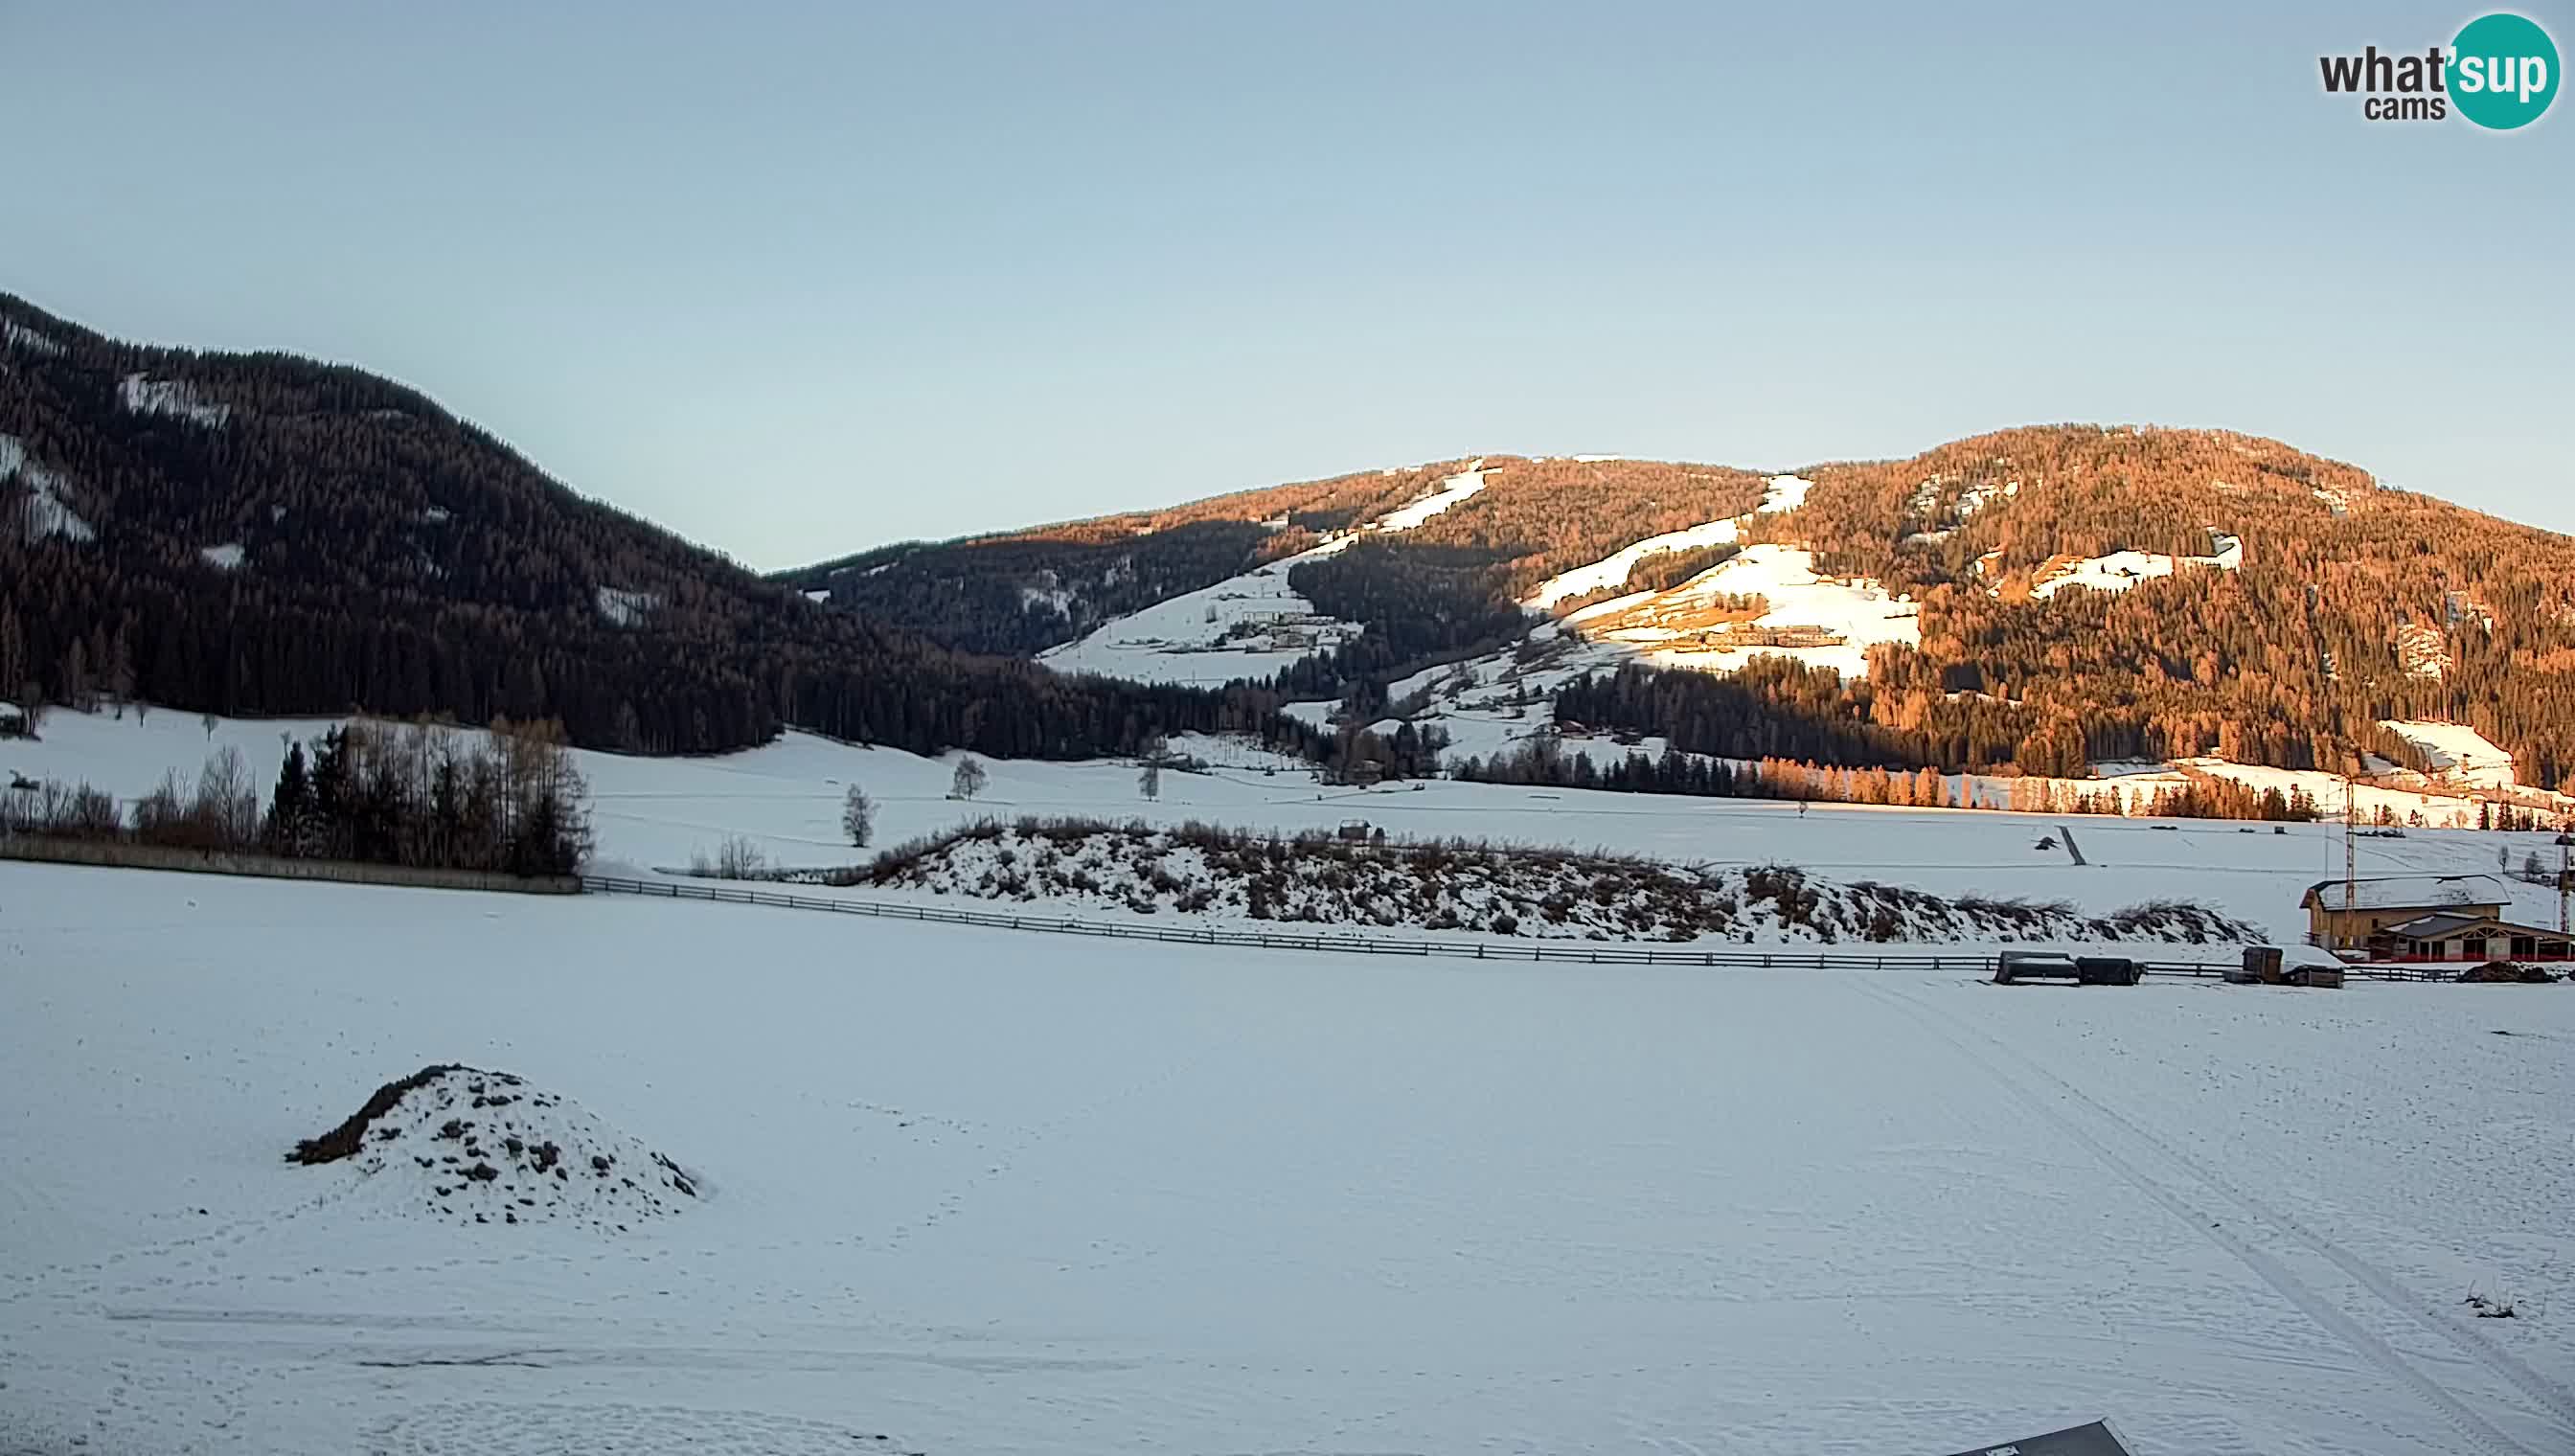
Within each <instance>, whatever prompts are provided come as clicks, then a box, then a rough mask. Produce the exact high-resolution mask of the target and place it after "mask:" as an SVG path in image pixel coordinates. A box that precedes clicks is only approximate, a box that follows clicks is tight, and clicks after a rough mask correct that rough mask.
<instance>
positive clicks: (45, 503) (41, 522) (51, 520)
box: [0, 435, 98, 542]
mask: <svg viewBox="0 0 2575 1456" xmlns="http://www.w3.org/2000/svg"><path fill="white" fill-rule="evenodd" d="M12 480H15V481H17V482H18V483H19V484H21V485H23V486H25V487H26V488H27V500H26V502H25V504H24V507H23V509H22V514H21V516H20V522H21V527H22V531H23V539H24V540H26V541H29V542H38V541H42V540H44V539H45V538H46V537H49V536H59V537H61V538H62V539H63V540H65V541H91V540H95V539H96V538H97V536H98V533H97V531H95V530H93V529H92V528H91V526H90V524H89V523H88V522H87V521H84V520H82V519H81V517H80V514H79V513H78V512H76V511H74V510H72V508H71V507H70V505H68V504H67V503H66V502H65V501H64V500H63V496H62V493H63V490H64V487H65V485H66V482H65V481H64V480H63V478H62V477H61V476H59V475H56V474H55V473H53V472H52V471H49V470H47V469H45V468H44V467H43V466H41V465H38V464H36V462H35V461H34V460H32V459H30V458H29V457H28V455H27V447H26V445H25V444H24V443H23V442H21V441H20V440H19V439H18V437H16V436H14V435H0V486H5V485H7V484H9V482H11V481H12Z"/></svg>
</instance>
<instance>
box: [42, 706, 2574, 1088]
mask: <svg viewBox="0 0 2575 1456" xmlns="http://www.w3.org/2000/svg"><path fill="white" fill-rule="evenodd" d="M1485 720H1488V721H1485ZM1535 721H1536V720H1535V719H1521V720H1512V719H1508V718H1505V717H1503V716H1501V715H1500V714H1499V713H1498V712H1493V713H1490V714H1486V715H1481V716H1480V717H1479V719H1478V721H1475V722H1472V723H1469V722H1468V721H1467V720H1466V719H1465V718H1464V717H1463V716H1462V715H1460V716H1459V717H1458V719H1457V722H1458V723H1459V724H1460V725H1461V726H1466V727H1470V728H1475V729H1477V730H1480V731H1483V732H1485V733H1488V734H1490V735H1491V739H1492V741H1491V743H1490V744H1489V745H1488V746H1501V745H1502V744H1503V743H1505V742H1506V741H1507V740H1508V735H1510V734H1514V733H1518V732H1523V731H1525V730H1526V729H1527V728H1530V727H1532V726H1534V723H1535ZM324 727H327V725H326V724H325V723H322V722H314V721H291V722H290V721H258V720H232V721H223V720H218V721H217V723H216V725H215V728H214V731H213V733H212V734H211V735H209V734H207V733H206V732H205V731H204V729H203V728H202V726H201V724H200V722H199V720H198V719H197V718H196V717H194V716H191V715H184V714H176V713H166V712H163V713H154V714H152V715H151V716H150V718H149V720H148V721H145V722H137V721H136V720H135V719H134V718H133V717H132V716H131V715H129V716H128V717H127V718H126V719H125V720H124V721H122V722H119V721H117V720H115V719H112V718H110V717H107V716H105V715H99V716H84V715H80V714H75V713H67V712H62V711H59V710H58V711H56V712H54V713H53V714H52V715H50V716H49V717H48V718H47V720H46V722H45V727H44V738H43V740H42V741H40V742H29V741H25V740H19V739H8V740H0V772H8V771H16V772H20V773H24V774H26V775H27V776H29V777H31V778H59V779H62V780H65V781H67V782H76V781H80V780H83V779H86V780H89V781H91V782H94V783H96V784H97V785H99V786H100V787H102V788H105V789H107V790H109V791H110V792H112V793H115V794H117V795H119V796H121V797H124V798H126V799H129V800H130V799H132V798H134V797H137V796H139V795H141V794H144V793H147V792H149V791H150V790H151V789H152V788H153V786H154V785H156V784H157V783H159V782H160V780H161V777H162V775H163V773H165V772H166V771H168V770H170V769H172V768H176V769H178V770H180V772H181V773H182V774H186V773H189V772H192V771H193V770H194V769H195V767H196V765H197V764H198V763H199V761H200V760H201V759H202V758H203V757H204V755H205V753H206V752H207V750H208V749H209V748H221V747H225V746H233V747H237V748H239V749H240V750H241V751H242V753H243V755H244V757H245V758H247V759H248V761H249V762H250V764H251V767H252V771H253V773H254V775H255V776H256V777H257V778H258V779H259V781H260V783H261V786H262V788H263V790H265V789H266V788H267V787H268V786H269V784H270V783H271V782H272V781H273V779H274V775H275V771H276V764H277V761H278V759H279V757H280V755H281V753H282V751H283V750H282V748H281V747H280V743H279V738H280V735H281V734H291V735H293V736H295V737H298V738H303V737H308V736H310V735H311V734H313V733H315V732H317V731H319V730H320V729H321V728H324ZM1176 746H1178V747H1179V748H1181V749H1182V750H1184V751H1187V752H1192V753H1196V754H1198V755H1199V756H1201V757H1203V758H1205V759H1207V760H1208V761H1209V762H1210V763H1211V764H1212V765H1214V766H1213V767H1212V770H1211V771H1210V772H1207V773H1178V772H1174V773H1166V774H1165V775H1163V782H1162V794H1161V797H1160V798H1159V799H1157V800H1154V801H1151V802H1148V801H1146V800H1145V799H1143V798H1141V797H1139V796H1138V793H1137V785H1136V768H1135V766H1134V765H1133V764H1130V763H1125V762H1114V761H1102V762H1089V763H1044V762H1035V761H1027V760H1018V761H1014V760H1007V759H996V760H992V761H991V762H989V764H988V765H987V766H988V768H989V770H990V773H991V778H992V782H991V785H990V787H988V788H987V789H986V790H985V792H984V793H983V795H982V796H981V797H979V798H977V799H976V800H975V801H973V802H971V803H970V802H963V801H959V800H956V799H952V798H949V797H948V796H947V795H948V790H949V786H950V780H951V776H952V774H953V770H954V763H955V757H954V755H948V756H943V757H937V758H931V757H922V756H918V755H916V754H911V753H905V752H900V751H897V750H894V749H890V748H863V747H856V746H852V745H849V744H844V743H838V742H834V741H831V740H829V739H824V738H818V737H814V736H811V735H809V734H804V733H789V734H787V735H786V736H784V737H782V738H781V739H779V740H778V741H776V742H774V743H770V744H768V745H766V746H763V747H759V748H753V749H750V750H747V751H744V752H739V753H729V754H724V755H721V756H714V757H700V758H639V757H628V756H624V755H619V754H613V753H598V752H588V751H583V752H578V753H577V754H576V755H575V757H576V760H577V761H578V763H579V765H580V767H581V770H582V772H583V773H584V774H585V775H586V776H587V777H588V779H589V781H590V785H591V802H592V816H593V820H594V822H595V826H596V828H597V830H598V836H599V849H598V862H599V864H600V867H601V868H602V869H603V871H604V872H611V873H621V874H623V873H640V872H649V871H651V870H653V869H655V868H662V867H680V866H685V865H687V864H688V863H689V861H690V858H691V856H692V855H693V854H695V853H699V852H712V851H713V850H715V849H716V847H717V846H718V845H719V843H720V842H721V841H722V840H724V839H725V838H726V837H727V836H729V835H735V834H740V835H744V836H746V837H748V838H750V839H751V840H752V841H753V842H754V843H755V844H757V845H758V846H759V847H760V849H761V850H762V852H763V853H764V854H765V855H766V856H767V857H768V858H769V860H770V862H772V863H774V864H779V865H790V866H825V865H835V864H848V863H852V862H855V861H857V860H860V859H863V858H865V857H866V855H867V853H868V852H869V851H861V850H858V849H855V848H853V847H852V846H851V845H850V844H849V842H848V841H847V840H846V839H845V838H843V837H842V835H841V833H840V829H839V824H840V813H841V799H842V795H843V793H844V792H845V791H846V789H847V786H848V785H850V784H852V783H857V784H860V785H861V786H863V787H864V788H865V789H866V790H867V791H868V793H869V794H870V795H871V796H873V797H874V798H875V799H876V800H877V802H878V805H879V811H878V819H877V844H878V845H879V846H884V845H888V844H893V843H896V842H899V841H901V840H904V839H909V838H912V837H915V836H917V835H921V834H926V833H930V832H933V831H935V830H938V829H941V828H944V827H947V826H950V825H953V824H957V823H960V822H965V821H969V820H973V819H977V818H983V817H1001V818H1012V817H1017V816H1020V815H1023V814H1091V815H1097V816H1101V817H1106V818H1112V819H1118V820H1122V821H1123V820H1127V819H1131V818H1134V819H1144V820H1147V821H1149V822H1152V823H1158V824H1173V823H1180V822H1183V821H1186V820H1190V819H1202V820H1207V821H1210V822H1214V823H1219V824H1224V825H1228V826H1234V827H1265V828H1266V827H1276V828H1279V829H1282V830H1285V831H1291V832H1292V831H1294V830H1297V829H1308V828H1311V829H1325V830H1329V829H1333V828H1337V827H1338V826H1339V825H1341V824H1342V823H1344V822H1346V821H1348V820H1351V819H1365V820H1367V821H1368V822H1369V823H1371V824H1373V825H1381V826H1383V827H1384V828H1385V830H1386V832H1387V833H1388V834H1390V835H1399V836H1410V837H1416V838H1419V837H1442V838H1446V837H1464V838H1475V839H1489V840H1494V841H1498V842H1502V843H1518V844H1558V845H1566V846H1569V847H1573V848H1577V849H1593V848H1600V849H1608V850H1612V851H1616V852H1619V853H1627V854H1640V855H1646V856H1650V857H1653V858H1658V859H1665V860H1669V861H1672V862H1674V863H1680V864H1708V865H1738V866H1739V865H1753V864H1764V863H1772V862H1784V863H1788V864H1793V865H1796V866H1798V867H1800V868H1803V869H1806V870H1810V871H1812V872H1814V873H1816V874H1819V875H1823V876H1827V877H1829V878H1833V879H1837V880H1843V881H1850V880H1860V879H1876V880H1884V881H1886V882H1888V883H1892V884H1899V885H1904V886H1907V887H1910V888H1914V889H1920V890H1925V891H1928V892H1930V893H1932V894H1937V895H1942V896H1946V897H1952V898H1954V897H1957V896H1960V895H1964V894H1968V893H1979V894H1985V895H1993V896H2021V897H2025V898H2028V899H2032V900H2038V901H2048V900H2058V899H2062V900H2065V901H2068V902H2069V903H2071V904H2072V905H2073V906H2074V907H2075V908H2076V909H2078V910H2080V911H2082V912H2083V913H2085V914H2090V915H2106V914H2109V913H2112V912H2114V911H2117V910H2120V909H2124V908H2126V907H2128V906H2130V905H2134V904H2137V903H2140V902H2142V901H2145V900H2150V899H2168V898H2169V899H2189V900H2197V901H2200V902H2202V903H2205V904H2207V905H2210V906H2211V907H2213V908H2215V909H2218V910H2221V911H2223V912H2225V913H2227V914H2229V915H2233V916H2236V917H2238V918H2242V919H2247V920H2251V921H2253V922H2254V923H2256V924H2260V925H2263V926H2265V927H2267V928H2268V929H2269V930H2270V931H2271V933H2272V935H2273V936H2274V938H2275V939H2279V940H2281V941H2283V942H2284V943H2296V941H2297V940H2298V938H2299V937H2300V936H2302V935H2303V934H2304V933H2305V929H2306V919H2305V914H2304V912H2303V911H2301V910H2299V909H2298V908H2297V899H2298V895H2299V892H2300V891H2301V890H2303V889H2304V888H2305V887H2306V886H2307V885H2309V884H2311V883H2313V882H2315V881H2317V880H2320V879H2325V878H2338V877H2339V876H2340V875H2341V873H2342V840H2341V828H2340V825H2338V824H2330V823H2314V824H2290V825H2286V826H2284V827H2285V828H2286V832H2285V833H2274V832H2273V831H2272V829H2273V826H2272V825H2269V824H2258V825H2254V824H2240V823H2234V822H2228V821H2220V820H2196V819H2180V820H2150V819H2118V818H2103V817H2098V816H2074V817H2067V816H2061V815H2044V814H2014V813H2003V812H1996V811H1983V810H1980V811H1977V812H1972V813H1971V812H1962V811H1957V810H1930V809H1901V808H1872V807H1858V806H1839V805H1825V804H1815V805H1811V806H1810V807H1809V808H1808V811H1807V812H1806V813H1804V814H1800V813H1798V812H1797V808H1796V805H1794V804H1792V803H1786V802H1774V801H1767V800H1752V799H1703V798H1682V797H1664V796H1657V795H1647V794H1624V793H1599V792H1582V791H1578V790H1573V789H1552V788H1522V787H1512V786H1508V785H1500V784H1482V783H1457V782H1450V781H1446V780H1436V781H1431V782H1427V783H1425V784H1422V785H1421V786H1420V787H1419V788H1418V789H1416V788H1415V787H1414V786H1413V785H1412V784H1410V783H1398V784H1390V785H1386V786H1384V787H1380V788H1378V789H1375V790H1361V789H1355V788H1335V787H1327V786H1325V785H1322V784H1319V783H1317V782H1315V781H1314V779H1313V777H1312V775H1311V773H1310V772H1309V771H1308V770H1307V769H1306V768H1305V766H1304V765H1301V764H1297V763H1295V762H1293V761H1292V760H1287V759H1284V758H1281V757H1279V756H1277V755H1274V754H1270V753H1268V752H1266V751H1264V750H1262V749H1260V748H1259V747H1257V746H1254V745H1250V744H1247V743H1242V742H1238V741H1234V740H1229V739H1211V738H1184V739H1181V740H1179V741H1178V742H1177V743H1176ZM1568 746H1569V747H1572V748H1577V749H1580V748H1593V749H1597V750H1598V751H1599V752H1601V753H1602V754H1614V755H1620V756H1623V755H1624V753H1625V752H1626V751H1627V750H1626V749H1625V748H1622V747H1617V746H1615V745H1613V744H1610V743H1608V742H1607V741H1606V740H1594V741H1590V742H1581V741H1571V742H1569V743H1568ZM1643 746H1644V747H1645V748H1646V749H1647V750H1648V751H1651V750H1653V749H1655V748H1656V747H1657V746H1658V745H1656V744H1652V743H1647V744H1644V745H1643ZM1265 769H1267V770H1270V771H1266V772H1265V771H1264V770H1265ZM2228 771H2229V772H2230V773H2232V774H2238V775H2243V776H2247V777H2248V778H2261V779H2262V781H2266V782H2267V781H2269V779H2268V778H2265V777H2263V776H2264V775H2273V776H2278V777H2280V778H2281V781H2283V782H2287V781H2294V780H2292V779H2291V778H2290V777H2289V775H2290V770H2287V769H2257V768H2234V767H2231V766H2230V767H2229V768H2228ZM2313 776H2315V777H2318V778H2321V777H2322V775H2313ZM1982 781H1983V782H1984V783H1985V784H1987V785H1988V786H1990V785H1992V784H1994V783H1997V782H1999V781H2000V780H1990V779H1989V780H1982ZM2122 781H2136V780H2122ZM2284 791H2285V790H2284ZM2380 794H2384V795H2386V798H2387V801H2389V802H2394V803H2399V804H2402V803H2405V802H2413V803H2425V802H2436V803H2444V804H2450V805H2457V804H2459V803H2461V802H2462V801H2461V800H2456V799H2427V798H2425V797H2423V796H2422V795H2413V794H2399V793H2396V792H2394V791H2392V790H2377V789H2364V790H2363V791H2362V800H2361V805H2362V810H2363V812H2364V813H2366V812H2369V811H2370V810H2371V809H2372V808H2373V807H2374V805H2375V804H2376V803H2377V802H2378V801H2380V800H2379V799H2378V798H2377V797H2374V796H2373V795H2380ZM2326 803H2327V806H2328V807H2337V806H2338V805H2339V794H2338V792H2337V793H2336V794H2335V795H2334V796H2333V797H2330V798H2328V799H2327V800H2326ZM2468 812H2469V814H2470V817H2471V819H2473V813H2474V810H2473V807H2470V808H2469V810H2468ZM2068 828H2070V829H2071V830H2072V833H2073V835H2074V839H2075V842H2076V843H2077V844H2078V845H2079V846H2080V847H2081V849H2082V851H2083V856H2084V858H2085V859H2086V860H2087V861H2088V862H2086V863H2084V864H2076V863H2075V862H2074V861H2073V858H2072V856H2071V855H2070V854H2068V852H2067V851H2066V849H2065V848H2064V847H2063V844H2062V834H2063V831H2064V830H2066V829H2068ZM2043 837H2053V838H2057V839H2058V840H2059V842H2058V843H2056V844H2054V845H2051V846H2050V847H2048V848H2044V849H2042V848H2040V847H2038V841H2039V840H2040V839H2041V838H2043ZM2359 852H2360V871H2361V872H2362V873H2363V874H2393V873H2403V872H2409V871H2416V870H2422V871H2440V872H2445V873H2470V872H2485V873H2491V872H2493V871H2494V870H2495V868H2496V866H2497V862H2498V858H2499V857H2502V858H2505V859H2508V861H2509V863H2510V864H2511V865H2513V866H2516V867H2517V866H2519V865H2521V864H2522V862H2523V861H2524V859H2525V858H2526V857H2527V856H2528V855H2530V854H2532V853H2538V854H2540V855H2541V856H2542V857H2543V858H2544V859H2546V860H2547V861H2548V862H2549V863H2550V864H2552V865H2553V864H2554V863H2555V862H2556V846H2555V844H2554V842H2553V835H2551V834H2547V833H2530V834H2508V833H2484V832H2478V831H2474V830H2424V829H2413V830H2409V831H2408V832H2407V835H2406V837H2404V838H2363V839H2361V840H2360V841H2359ZM2509 883H2510V887H2511V889H2512V892H2513V894H2514V896H2515V903H2514V907H2513V910H2512V913H2513V914H2514V915H2515V916H2516V917H2518V918H2521V919H2523V920H2525V921H2529V922H2535V923H2542V924H2554V923H2555V922H2556V915H2557V896H2556V893H2555V891H2554V890H2551V889H2547V888H2544V887H2542V886H2538V885H2532V884H2526V883H2522V882H2521V881H2519V880H2517V879H2516V880H2512V881H2509ZM405 1070H409V1068H406V1069H405Z"/></svg>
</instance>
